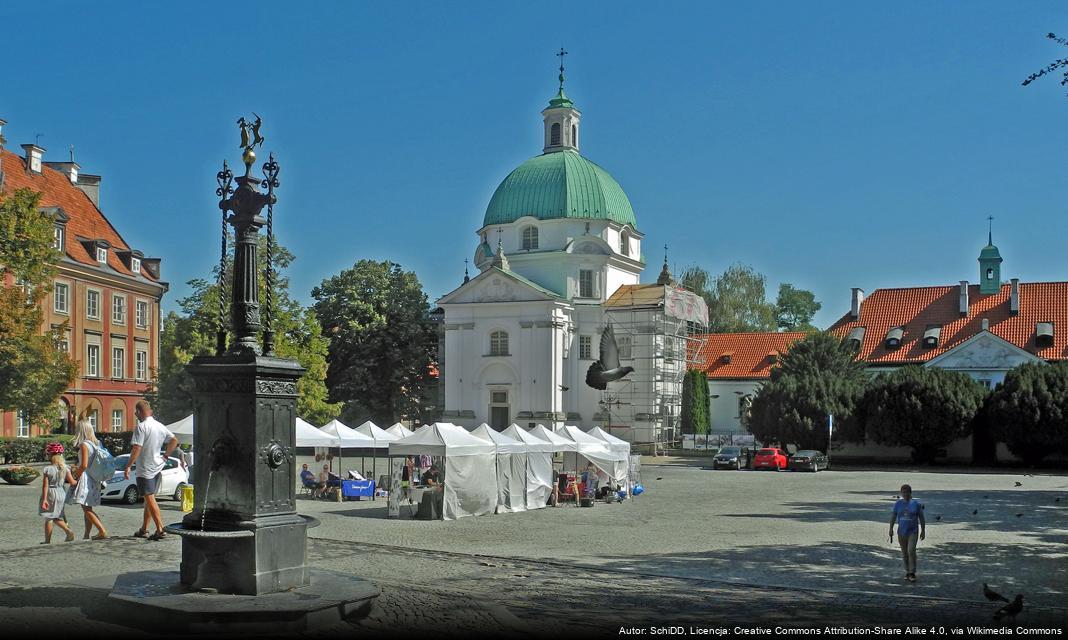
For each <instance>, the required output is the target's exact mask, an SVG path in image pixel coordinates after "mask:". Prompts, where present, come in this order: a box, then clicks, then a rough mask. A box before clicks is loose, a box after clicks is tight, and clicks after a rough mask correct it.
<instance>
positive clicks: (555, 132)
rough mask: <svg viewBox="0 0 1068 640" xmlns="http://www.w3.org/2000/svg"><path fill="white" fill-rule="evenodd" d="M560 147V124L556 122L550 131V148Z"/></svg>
mask: <svg viewBox="0 0 1068 640" xmlns="http://www.w3.org/2000/svg"><path fill="white" fill-rule="evenodd" d="M559 145H560V123H559V122H554V123H553V126H552V127H551V128H550V129H549V146H550V147H556V146H559Z"/></svg>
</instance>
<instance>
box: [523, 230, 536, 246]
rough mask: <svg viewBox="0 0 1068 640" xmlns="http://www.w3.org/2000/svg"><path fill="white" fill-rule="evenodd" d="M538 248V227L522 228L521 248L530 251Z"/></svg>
mask: <svg viewBox="0 0 1068 640" xmlns="http://www.w3.org/2000/svg"><path fill="white" fill-rule="evenodd" d="M537 248H538V228H537V227H524V229H523V250H524V251H530V250H532V249H537Z"/></svg>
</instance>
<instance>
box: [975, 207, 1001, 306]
mask: <svg viewBox="0 0 1068 640" xmlns="http://www.w3.org/2000/svg"><path fill="white" fill-rule="evenodd" d="M988 221H990V222H991V227H990V228H989V229H988V230H987V241H986V246H985V247H983V250H982V251H980V252H979V293H980V294H982V295H987V294H991V293H997V292H999V291H1001V252H1000V251H998V248H997V247H995V246H994V229H993V226H992V225H993V222H992V221H993V218H988Z"/></svg>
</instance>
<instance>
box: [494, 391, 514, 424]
mask: <svg viewBox="0 0 1068 640" xmlns="http://www.w3.org/2000/svg"><path fill="white" fill-rule="evenodd" d="M489 414H490V421H489V424H490V427H492V428H493V429H496V430H497V431H503V430H505V429H507V428H508V422H509V420H511V418H512V411H511V407H510V406H509V405H508V392H507V391H491V392H490V407H489Z"/></svg>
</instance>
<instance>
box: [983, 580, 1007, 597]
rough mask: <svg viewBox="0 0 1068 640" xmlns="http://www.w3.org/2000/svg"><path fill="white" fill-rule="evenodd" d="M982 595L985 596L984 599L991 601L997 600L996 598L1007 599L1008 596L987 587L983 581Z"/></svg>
mask: <svg viewBox="0 0 1068 640" xmlns="http://www.w3.org/2000/svg"><path fill="white" fill-rule="evenodd" d="M983 595H984V596H986V599H987V600H990V601H991V602H997V601H998V600H1001V601H1002V602H1008V601H1009V599H1008V598H1006V597H1005V596H1003V595H1001V594H1000V593H998V592H997V591H994V590H993V589H991V588H990V587H988V586H987V585H986V583H985V582H984V583H983Z"/></svg>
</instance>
